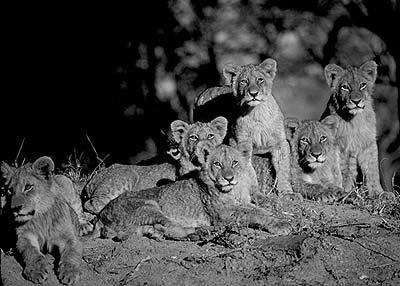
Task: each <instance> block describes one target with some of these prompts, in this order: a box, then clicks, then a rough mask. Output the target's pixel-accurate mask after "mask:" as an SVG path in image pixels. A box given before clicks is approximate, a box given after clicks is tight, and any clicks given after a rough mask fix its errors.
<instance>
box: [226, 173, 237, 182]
mask: <svg viewBox="0 0 400 286" xmlns="http://www.w3.org/2000/svg"><path fill="white" fill-rule="evenodd" d="M234 178H235V177H234V176H233V175H229V176H224V179H225V180H227V181H228V182H229V183H230V182H232V181H233V179H234Z"/></svg>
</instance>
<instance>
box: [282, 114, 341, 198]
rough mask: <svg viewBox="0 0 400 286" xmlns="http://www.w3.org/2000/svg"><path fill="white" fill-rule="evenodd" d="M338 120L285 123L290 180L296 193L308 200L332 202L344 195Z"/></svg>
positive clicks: (327, 118) (292, 119)
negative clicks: (288, 143) (289, 153)
mask: <svg viewBox="0 0 400 286" xmlns="http://www.w3.org/2000/svg"><path fill="white" fill-rule="evenodd" d="M337 124H338V120H337V118H336V117H335V116H328V117H326V118H325V119H323V120H322V121H321V122H319V121H315V120H303V121H299V120H297V119H296V118H288V119H286V120H285V126H286V128H287V137H288V139H289V140H290V146H291V178H292V186H293V189H294V191H295V192H299V193H301V194H302V195H303V197H306V198H308V199H313V200H317V201H323V202H333V201H336V200H337V199H338V198H339V197H341V196H343V195H344V190H343V188H342V183H343V182H342V174H341V171H340V155H339V146H338V145H337V144H336V143H335V135H334V134H335V132H336V127H337Z"/></svg>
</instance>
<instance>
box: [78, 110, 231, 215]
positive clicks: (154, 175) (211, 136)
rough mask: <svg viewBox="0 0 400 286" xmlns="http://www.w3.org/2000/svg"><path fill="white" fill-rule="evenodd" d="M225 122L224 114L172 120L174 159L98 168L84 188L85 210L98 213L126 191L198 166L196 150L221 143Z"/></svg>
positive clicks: (226, 123)
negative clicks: (197, 119) (209, 118)
mask: <svg viewBox="0 0 400 286" xmlns="http://www.w3.org/2000/svg"><path fill="white" fill-rule="evenodd" d="M227 125H228V122H227V120H226V119H225V118H224V117H217V118H215V119H214V120H212V121H211V122H209V123H202V122H196V123H194V124H188V123H186V122H184V121H181V120H175V121H173V122H172V123H171V135H172V137H173V140H174V141H175V142H176V144H177V148H178V149H177V150H175V153H174V154H173V155H172V154H171V156H172V157H173V158H174V160H175V162H174V163H169V162H165V163H161V164H156V165H150V166H142V165H119V164H114V165H112V166H110V167H108V168H107V169H105V170H102V171H100V172H99V173H98V174H96V175H95V176H94V177H93V178H92V180H91V181H90V183H89V184H88V185H87V186H86V188H85V193H86V195H87V197H88V198H89V199H88V200H87V201H86V202H85V204H84V207H85V209H86V210H87V211H89V212H91V213H94V214H98V213H99V212H100V211H101V210H102V209H103V208H104V206H105V205H106V204H107V203H108V202H110V201H111V200H113V199H115V198H116V197H118V196H119V195H120V194H122V193H123V192H125V191H128V192H133V191H138V190H144V189H148V188H152V187H155V186H157V185H159V184H161V183H162V182H163V181H169V182H171V181H175V180H176V179H177V178H179V177H180V176H182V175H184V174H187V173H189V172H191V171H193V170H196V169H197V170H198V169H200V166H201V164H200V162H199V160H198V153H199V152H200V150H201V149H202V148H203V147H202V146H203V145H207V146H208V147H213V146H217V145H219V144H221V143H222V141H223V139H224V137H225V135H226V130H227Z"/></svg>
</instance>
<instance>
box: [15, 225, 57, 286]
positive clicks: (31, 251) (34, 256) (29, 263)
mask: <svg viewBox="0 0 400 286" xmlns="http://www.w3.org/2000/svg"><path fill="white" fill-rule="evenodd" d="M16 246H17V251H18V253H19V254H20V255H21V258H22V262H23V265H24V270H23V275H24V277H25V278H26V279H28V280H30V281H32V282H33V283H42V282H43V281H45V280H46V279H47V276H48V274H49V268H50V264H49V262H48V260H47V259H46V257H45V256H44V254H43V253H41V251H40V246H39V238H38V236H37V235H35V234H33V233H31V232H27V233H23V234H21V235H20V236H19V237H18V240H17V245H16Z"/></svg>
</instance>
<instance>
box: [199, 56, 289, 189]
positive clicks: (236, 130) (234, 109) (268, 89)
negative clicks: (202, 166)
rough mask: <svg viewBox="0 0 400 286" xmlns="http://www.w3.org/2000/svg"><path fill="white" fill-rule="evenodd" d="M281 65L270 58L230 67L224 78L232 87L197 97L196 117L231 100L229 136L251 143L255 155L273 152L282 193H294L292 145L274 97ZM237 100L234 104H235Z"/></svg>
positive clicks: (278, 185) (209, 91)
mask: <svg viewBox="0 0 400 286" xmlns="http://www.w3.org/2000/svg"><path fill="white" fill-rule="evenodd" d="M276 66H277V63H276V61H275V60H274V59H270V58H269V59H266V60H264V61H263V62H262V63H260V64H258V65H254V64H249V65H245V66H239V65H235V64H227V65H226V66H225V67H224V69H223V75H224V77H225V80H226V82H227V83H228V85H229V87H230V91H231V93H230V99H229V96H227V94H228V91H229V88H228V87H226V86H225V87H214V88H210V89H207V90H206V91H204V92H203V93H201V94H200V95H199V96H198V98H196V101H195V106H194V109H193V116H194V118H198V117H199V116H198V115H197V113H199V114H200V115H201V114H204V113H206V110H203V109H204V108H205V107H210V109H211V107H212V105H213V101H218V100H220V99H219V98H218V97H219V96H222V97H225V98H226V101H228V103H227V105H228V106H230V108H231V109H230V110H228V109H222V110H220V112H225V113H227V112H230V113H231V116H230V117H231V118H232V119H233V121H232V122H231V123H232V124H231V125H232V126H231V128H230V132H231V133H232V134H229V135H230V136H232V137H233V138H234V139H235V140H236V141H237V142H241V141H244V140H251V141H252V143H253V147H254V153H255V154H263V153H271V155H272V165H273V167H274V169H275V173H276V179H277V190H278V193H279V194H292V193H293V191H292V187H291V185H290V182H289V172H290V163H289V145H288V142H287V141H286V136H285V128H284V124H283V120H284V116H283V114H282V111H281V109H280V107H279V105H278V103H277V102H276V100H275V98H274V96H273V95H272V83H273V80H274V78H275V74H276V70H277V68H276ZM232 101H234V104H232Z"/></svg>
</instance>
